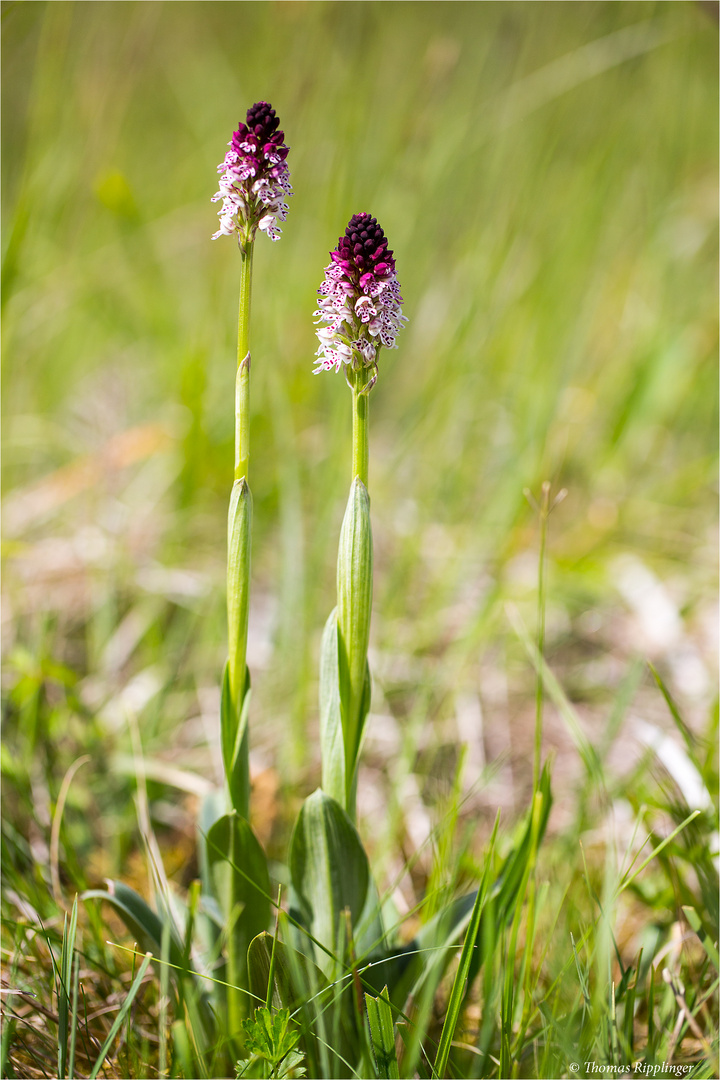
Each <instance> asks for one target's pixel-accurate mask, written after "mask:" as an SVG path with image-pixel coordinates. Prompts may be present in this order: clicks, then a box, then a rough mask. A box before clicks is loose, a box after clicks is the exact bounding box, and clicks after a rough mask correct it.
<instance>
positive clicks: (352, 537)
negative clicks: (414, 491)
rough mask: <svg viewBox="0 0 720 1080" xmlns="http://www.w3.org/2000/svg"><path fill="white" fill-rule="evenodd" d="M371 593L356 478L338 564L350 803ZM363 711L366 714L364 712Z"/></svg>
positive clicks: (365, 500) (368, 534)
mask: <svg viewBox="0 0 720 1080" xmlns="http://www.w3.org/2000/svg"><path fill="white" fill-rule="evenodd" d="M372 591H373V545H372V528H371V525H370V497H369V495H368V493H367V488H366V487H365V485H364V484H363V482H362V480H360V479H359V478H358V477H356V478H355V479H354V480H353V483H352V487H351V488H350V497H349V499H348V504H347V508H346V510H345V517H344V518H343V523H342V529H341V530H340V546H339V550H338V564H337V596H338V605H337V625H338V664H339V687H340V694H341V701H342V725H343V741H344V744H345V786H346V790H347V792H348V811H349V812H351V813H352V814H353V815H354V807H353V806H352V803H353V802H354V799H353V798H352V791H353V784H354V778H355V770H356V767H357V757H358V753H359V751H360V742H361V739H362V732H363V727H364V724H365V719H366V716H367V706H368V705H369V695H368V686H367V685H366V683H367V679H368V670H367V649H368V641H369V638H370V614H371V609H372ZM364 709H365V711H364V712H363V710H364Z"/></svg>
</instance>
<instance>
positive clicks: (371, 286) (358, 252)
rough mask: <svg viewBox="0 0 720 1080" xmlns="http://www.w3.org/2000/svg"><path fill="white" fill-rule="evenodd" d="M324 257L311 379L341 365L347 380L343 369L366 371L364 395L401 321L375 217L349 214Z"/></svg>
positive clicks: (392, 276)
mask: <svg viewBox="0 0 720 1080" xmlns="http://www.w3.org/2000/svg"><path fill="white" fill-rule="evenodd" d="M330 258H331V260H332V261H331V262H330V264H329V265H328V266H326V267H325V280H324V281H323V283H322V285H321V286H320V288H319V289H318V293H319V294H320V300H319V301H318V307H317V311H316V312H315V315H316V317H317V321H318V329H317V330H316V333H317V337H318V341H319V342H320V347H319V349H318V351H317V361H316V365H317V366H316V367H315V374H317V373H318V372H319V371H332V370H333V369H335V371H340V368H341V367H343V365H345V377H346V379H348V381H350V380H349V378H348V371H349V370H352V371H353V372H358V371H360V370H361V369H363V368H366V369H370V371H371V373H372V374H371V378H370V379H369V381H368V383H367V384H366V386H365V392H367V391H369V390H370V389H371V388H372V386H373V385H374V383H375V380H376V378H377V356H378V352H379V350H380V348H381V347H382V346H383V345H384V346H385V347H386V348H387V349H395V348H397V346H396V344H395V336H396V334H397V332H398V330H401V329H402V324H403V323H404V322H407V319H406V317H405V316H404V315H403V314H402V311H401V308H400V305H401V304H402V302H403V299H402V296H401V295H400V285H399V283H398V279H397V275H396V273H395V259H394V258H393V253H392V251H390V250H388V242H387V239H386V237H385V233H384V232H383V230H382V228H381V227H380V226H379V225H378V222H377V218H374V217H371V216H370V215H369V214H364V213H363V214H353V216H352V217H351V218H350V222H349V224H348V227H347V228H346V230H345V235H344V236H341V237H340V239H339V240H338V243H337V247H336V248H335V250H334V251H331V252H330Z"/></svg>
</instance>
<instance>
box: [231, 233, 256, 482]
mask: <svg viewBox="0 0 720 1080" xmlns="http://www.w3.org/2000/svg"><path fill="white" fill-rule="evenodd" d="M253 248H254V242H253V241H250V242H249V243H248V245H247V249H246V250H243V252H242V263H241V269H240V301H239V303H238V344H237V377H236V379H235V479H236V480H241V479H242V477H243V476H244V477H245V479H246V480H247V479H248V468H249V465H250V291H251V284H252V262H253Z"/></svg>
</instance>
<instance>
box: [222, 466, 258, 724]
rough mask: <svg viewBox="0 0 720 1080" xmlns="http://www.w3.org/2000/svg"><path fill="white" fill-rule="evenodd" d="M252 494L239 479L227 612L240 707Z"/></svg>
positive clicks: (231, 524) (233, 499)
mask: <svg viewBox="0 0 720 1080" xmlns="http://www.w3.org/2000/svg"><path fill="white" fill-rule="evenodd" d="M251 532H252V495H251V494H250V488H249V487H248V483H247V480H246V479H245V477H243V478H242V479H241V480H236V481H235V483H234V484H233V487H232V492H231V494H230V506H229V508H228V560H227V612H228V653H229V657H230V659H229V668H230V690H231V693H232V697H233V700H234V701H235V702H236V705H237V706H238V708H239V702H240V701H241V700H242V696H243V689H244V688H243V683H244V680H245V666H246V665H245V654H246V651H247V628H248V611H249V590H250V544H251Z"/></svg>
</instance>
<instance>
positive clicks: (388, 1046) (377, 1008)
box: [365, 987, 400, 1080]
mask: <svg viewBox="0 0 720 1080" xmlns="http://www.w3.org/2000/svg"><path fill="white" fill-rule="evenodd" d="M365 1008H366V1009H367V1015H368V1025H369V1027H370V1042H371V1045H372V1053H373V1058H374V1060H375V1067H376V1070H377V1073H376V1075H377V1076H378V1077H380V1078H381V1080H399V1078H400V1073H399V1071H398V1061H397V1054H396V1053H395V1024H394V1022H393V1011H392V1008H391V1007H390V998H389V995H388V989H387V987H384V988H383V990H382V991H381V993H380V994H379V995H378V996H377V997H373V996H372V995H371V994H366V995H365Z"/></svg>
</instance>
